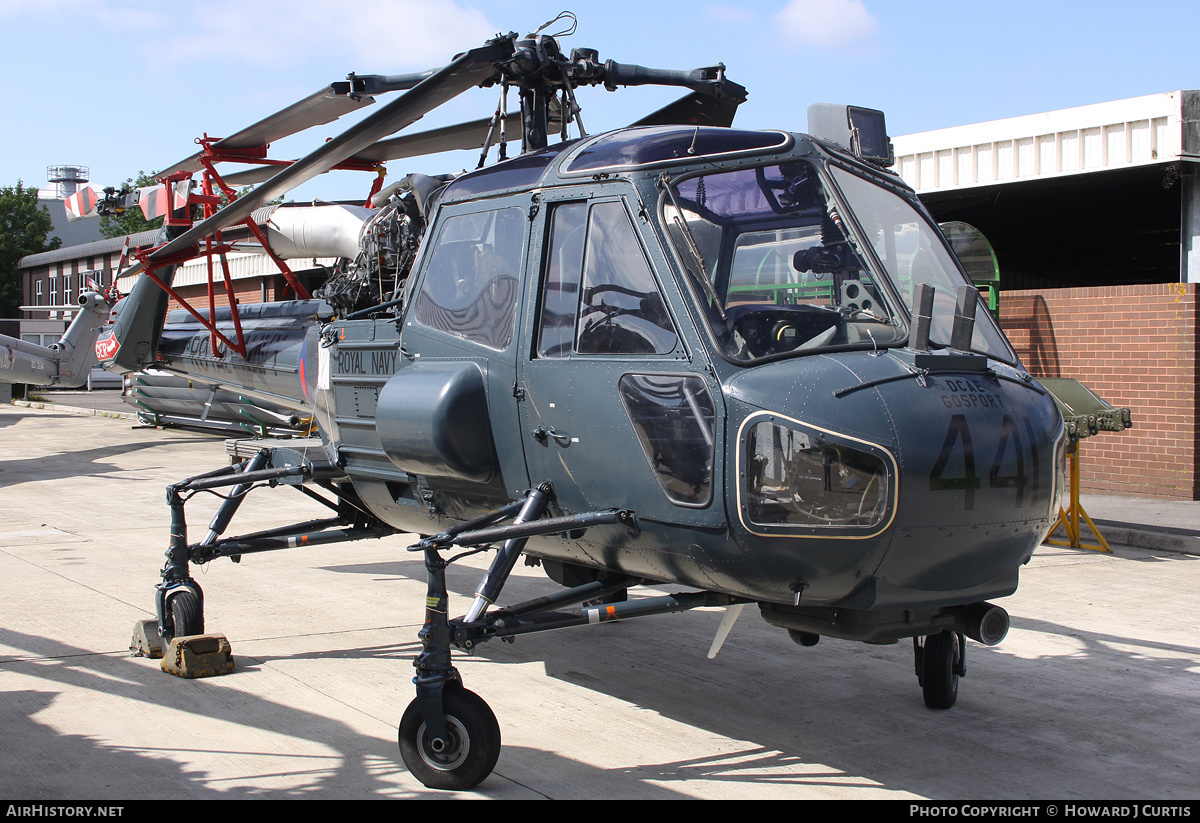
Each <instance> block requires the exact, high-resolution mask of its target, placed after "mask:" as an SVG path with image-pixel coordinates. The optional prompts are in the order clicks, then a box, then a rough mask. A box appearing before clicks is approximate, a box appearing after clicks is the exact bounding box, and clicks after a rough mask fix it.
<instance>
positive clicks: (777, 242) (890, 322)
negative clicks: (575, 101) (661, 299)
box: [663, 161, 908, 361]
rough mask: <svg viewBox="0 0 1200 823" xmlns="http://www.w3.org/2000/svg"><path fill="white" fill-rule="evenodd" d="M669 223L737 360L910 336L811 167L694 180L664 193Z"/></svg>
mask: <svg viewBox="0 0 1200 823" xmlns="http://www.w3.org/2000/svg"><path fill="white" fill-rule="evenodd" d="M663 217H664V220H665V222H666V225H667V229H668V234H669V235H670V237H671V239H672V241H673V242H674V244H675V246H676V250H677V251H678V254H679V257H680V259H681V260H682V261H683V262H684V265H685V267H686V268H687V270H688V272H689V275H690V277H691V278H692V281H693V282H692V284H693V286H694V288H693V289H692V291H693V293H694V294H696V296H697V298H698V299H699V300H700V302H701V303H702V304H703V307H704V314H705V318H706V319H707V321H708V324H709V327H710V328H711V329H712V331H713V334H714V336H715V338H716V339H717V341H718V344H719V345H720V347H721V349H722V351H723V352H724V354H725V355H726V356H727V357H729V358H731V359H734V360H742V361H754V360H758V359H762V358H767V357H774V356H782V355H787V354H792V353H806V352H815V351H821V350H827V349H830V348H845V347H860V346H861V347H865V348H881V347H884V346H888V345H896V344H898V343H902V342H903V341H904V340H905V339H906V337H907V334H908V327H907V323H906V322H905V320H904V315H903V313H902V312H901V311H899V310H898V306H897V305H896V304H895V301H894V299H893V298H892V297H891V295H890V294H889V293H888V291H887V289H886V288H884V286H883V284H882V283H881V281H880V279H879V275H878V274H877V273H876V272H874V271H872V269H871V267H870V266H869V265H868V264H867V262H866V260H867V258H866V255H864V254H863V253H862V249H861V248H860V247H859V245H858V243H857V241H856V240H855V238H854V237H853V235H852V234H851V232H850V231H849V229H848V227H847V223H846V221H845V220H844V219H843V215H842V214H840V212H839V207H838V206H837V204H836V202H835V201H834V200H833V199H832V198H831V197H830V195H829V192H828V191H827V190H826V186H825V184H824V183H823V181H822V179H821V177H820V175H819V174H818V173H817V169H816V167H815V166H813V165H812V164H811V163H807V162H804V161H796V162H789V163H785V164H780V165H776V166H765V167H761V168H749V169H737V170H731V171H721V172H717V173H713V174H704V175H698V176H694V177H689V178H687V179H685V180H681V181H679V182H678V183H677V184H676V185H675V186H673V187H669V188H668V193H667V196H666V199H665V201H664V205H663Z"/></svg>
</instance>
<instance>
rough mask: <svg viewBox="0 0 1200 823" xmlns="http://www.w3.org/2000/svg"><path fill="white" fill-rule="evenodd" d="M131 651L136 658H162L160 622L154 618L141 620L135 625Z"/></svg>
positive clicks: (130, 643)
mask: <svg viewBox="0 0 1200 823" xmlns="http://www.w3.org/2000/svg"><path fill="white" fill-rule="evenodd" d="M129 651H130V652H132V653H133V656H134V657H150V658H153V659H155V660H157V659H158V658H160V657H162V641H161V640H159V638H158V621H157V620H155V619H154V618H150V619H149V620H139V621H138V622H136V623H134V624H133V639H132V640H130V641H129Z"/></svg>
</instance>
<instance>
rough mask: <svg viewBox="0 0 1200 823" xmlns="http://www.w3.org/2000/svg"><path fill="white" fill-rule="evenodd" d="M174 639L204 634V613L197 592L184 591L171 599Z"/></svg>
mask: <svg viewBox="0 0 1200 823" xmlns="http://www.w3.org/2000/svg"><path fill="white" fill-rule="evenodd" d="M171 623H172V625H173V626H174V630H175V631H174V634H173V635H172V637H187V636H189V635H193V634H204V612H203V610H202V609H201V608H200V598H198V597H197V596H196V593H195V592H191V591H188V590H186V589H185V590H183V591H181V592H179V594H177V595H175V596H174V597H172V598H171Z"/></svg>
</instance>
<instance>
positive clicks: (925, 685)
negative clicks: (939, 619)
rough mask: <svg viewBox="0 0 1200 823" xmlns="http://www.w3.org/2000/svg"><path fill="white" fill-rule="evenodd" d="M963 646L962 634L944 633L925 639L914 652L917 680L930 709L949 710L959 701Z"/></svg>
mask: <svg viewBox="0 0 1200 823" xmlns="http://www.w3.org/2000/svg"><path fill="white" fill-rule="evenodd" d="M962 646H963V637H962V635H961V634H959V633H957V632H952V631H945V630H943V631H941V632H938V633H937V634H931V635H930V636H929V637H927V638H925V643H924V644H923V645H922V646H921V647H920V648H919V649H918V650H917V681H918V682H919V683H920V684H921V693H922V695H923V696H924V698H925V705H926V706H928V707H929V708H931V709H948V708H950V707H951V706H953V705H954V703H955V701H956V700H958V676H959V674H960V673H961V672H962V657H963V648H962Z"/></svg>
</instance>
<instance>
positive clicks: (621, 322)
mask: <svg viewBox="0 0 1200 823" xmlns="http://www.w3.org/2000/svg"><path fill="white" fill-rule="evenodd" d="M544 266H545V268H544V276H543V279H542V284H543V287H542V300H541V313H540V323H539V328H538V344H537V349H536V351H537V356H538V357H566V356H568V355H569V354H571V353H572V352H573V351H574V352H576V353H579V354H666V353H668V352H671V351H673V350H674V349H675V347H676V345H677V342H678V336H677V335H676V333H675V327H674V324H673V323H672V321H671V317H670V315H669V314H668V312H667V308H666V304H665V302H664V301H663V297H662V292H661V291H660V290H659V287H658V283H657V282H656V281H655V279H654V273H653V270H652V269H651V266H650V262H649V260H647V258H646V253H645V251H644V250H643V249H642V245H641V242H640V241H639V240H638V237H637V232H636V230H635V229H634V227H633V223H632V222H630V220H629V215H628V213H626V211H625V208H624V206H623V205H622V204H621V203H620V202H618V201H607V202H600V203H593V204H591V205H589V204H587V203H583V202H573V203H563V204H560V205H558V206H555V207H554V208H553V210H552V212H551V216H550V229H549V239H548V241H547V249H546V257H545V261H544Z"/></svg>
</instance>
